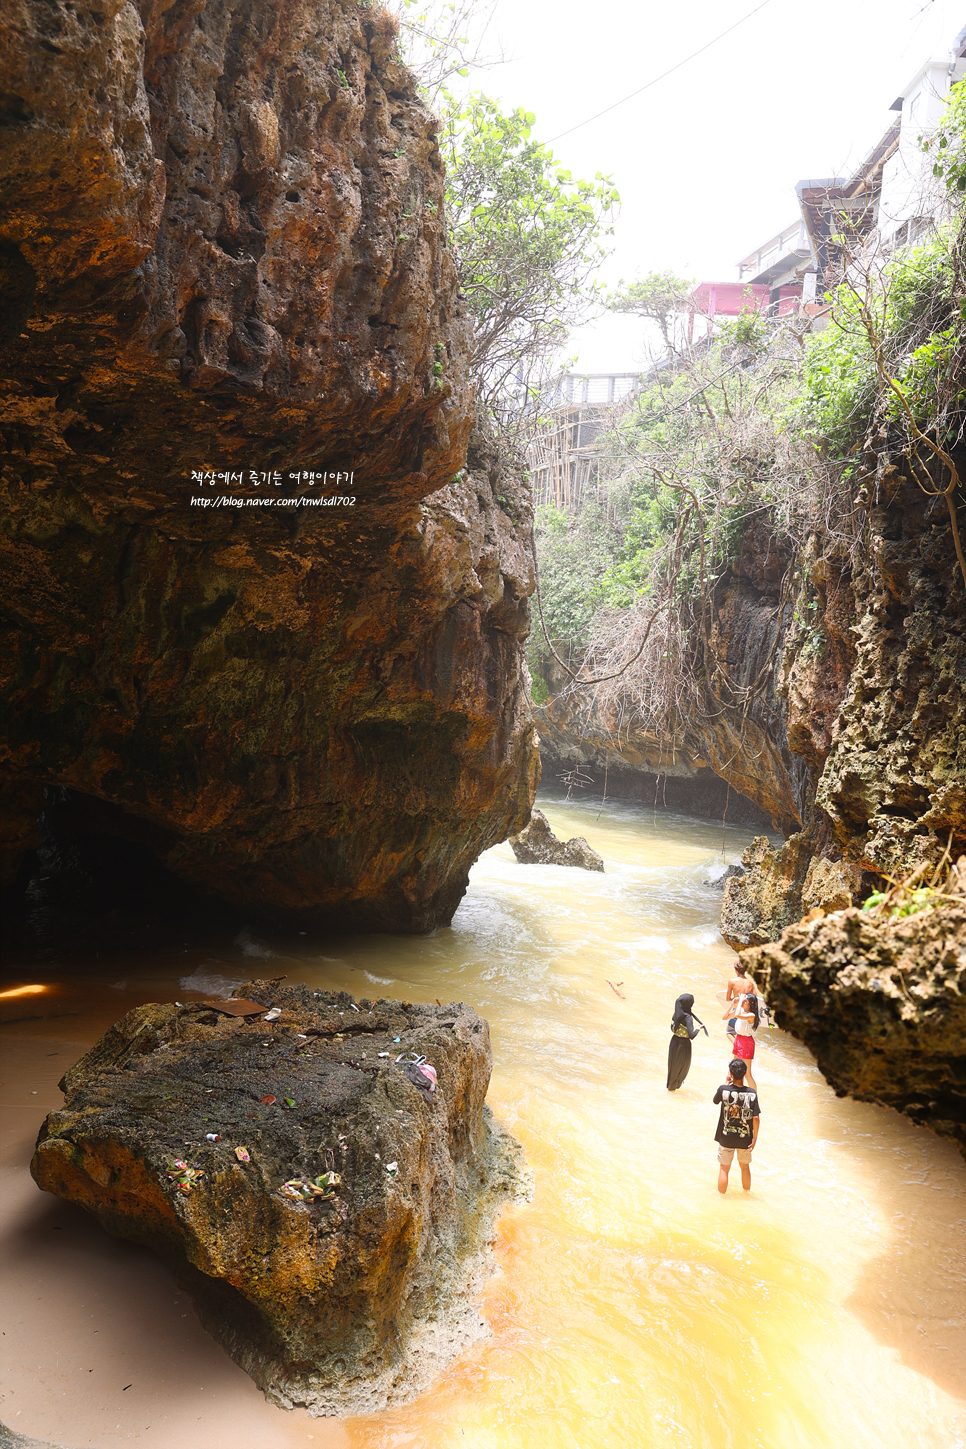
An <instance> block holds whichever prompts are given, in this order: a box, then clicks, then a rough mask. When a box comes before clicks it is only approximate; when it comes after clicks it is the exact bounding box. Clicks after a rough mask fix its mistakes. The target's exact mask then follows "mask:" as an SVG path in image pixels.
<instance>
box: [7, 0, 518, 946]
mask: <svg viewBox="0 0 966 1449" xmlns="http://www.w3.org/2000/svg"><path fill="white" fill-rule="evenodd" d="M3 24H4V27H5V29H4V31H3V33H2V41H3V43H2V44H0V70H6V71H7V73H6V74H5V75H4V76H3V78H2V80H0V90H2V92H3V102H2V104H3V110H4V114H3V120H4V126H3V130H2V136H3V142H2V155H0V168H2V169H0V175H2V185H0V193H2V203H0V207H2V210H0V284H2V285H3V287H4V296H5V308H4V315H5V318H6V321H7V324H8V325H7V329H6V334H5V337H4V339H3V340H4V342H5V344H6V345H5V347H4V349H3V351H2V353H0V377H2V380H3V388H4V395H5V401H4V404H3V412H2V421H0V434H2V436H0V470H2V474H0V476H2V496H3V502H2V507H3V527H2V531H0V550H2V557H3V566H4V570H5V574H6V583H5V599H6V604H7V609H8V618H9V620H10V621H11V623H10V624H9V626H8V631H7V636H6V637H7V648H6V649H5V651H4V660H5V663H4V670H3V678H2V686H0V688H2V699H3V713H4V719H5V722H6V725H7V735H6V738H5V739H4V741H3V743H2V746H0V771H2V780H3V784H4V793H5V795H6V796H7V797H8V799H9V802H10V809H9V812H8V816H7V826H6V829H5V831H4V833H3V844H4V863H5V866H6V869H7V875H8V878H9V876H10V875H12V874H13V872H14V871H15V870H16V867H17V862H18V859H19V858H20V857H21V855H22V853H23V850H24V849H25V848H26V847H29V846H30V845H31V844H35V843H36V834H35V832H34V824H33V822H34V821H35V820H36V818H37V815H38V813H39V811H40V810H41V809H42V808H43V799H44V790H45V788H48V787H51V786H57V787H66V788H68V789H69V790H70V791H71V792H74V798H75V799H76V800H77V802H78V808H79V809H80V810H81V811H82V812H83V814H84V818H85V821H86V825H87V828H89V829H91V830H97V831H103V832H106V833H114V834H120V835H123V836H126V837H128V838H131V839H137V840H139V841H141V842H142V843H143V844H144V845H146V846H147V847H149V848H150V849H151V851H152V852H153V853H154V855H155V856H156V857H157V858H158V860H160V861H161V862H163V864H164V865H165V866H166V867H168V868H169V869H170V870H172V871H174V872H175V873H176V874H178V875H180V876H181V877H182V878H184V879H185V880H188V881H190V882H191V883H192V884H193V885H194V886H196V887H197V888H198V889H199V890H201V891H202V892H204V893H208V894H210V895H213V896H218V897H220V898H222V899H224V900H228V901H231V902H234V903H237V904H240V905H243V906H244V908H245V909H246V910H248V911H250V910H257V909H259V908H261V909H263V910H265V911H270V912H273V913H275V914H276V915H282V916H285V915H288V916H289V917H292V918H294V917H296V916H298V917H300V918H301V919H300V923H301V924H303V925H305V924H306V923H313V922H324V921H328V920H332V919H336V920H339V921H349V922H353V921H354V922H359V923H363V924H365V925H367V926H369V927H377V928H387V929H393V930H426V929H429V928H431V927H433V926H435V925H437V924H439V923H440V922H444V921H448V920H449V919H450V917H451V916H452V913H453V910H454V909H455V907H456V904H457V903H458V901H459V899H460V896H461V895H462V893H463V891H464V889H465V886H466V880H467V873H468V870H469V867H470V866H471V865H472V863H473V861H474V860H475V859H476V858H477V856H478V855H479V854H480V852H481V851H482V850H484V849H486V848H487V847H488V846H489V845H491V844H493V843H495V842H496V841H499V840H502V839H505V838H506V836H507V835H508V834H509V833H510V832H511V831H513V830H514V829H517V828H519V826H520V825H521V824H522V823H523V821H524V820H525V819H526V818H527V814H528V811H529V807H530V804H531V801H532V797H533V789H534V787H535V777H536V770H537V759H536V750H535V745H534V741H533V734H532V725H531V720H530V711H529V704H528V700H527V691H526V684H525V670H524V664H523V657H522V652H521V641H522V640H523V639H524V637H525V635H526V633H527V630H528V627H529V620H528V602H527V599H528V594H529V591H530V588H531V584H532V570H531V565H530V560H529V555H528V548H527V542H526V541H527V537H528V530H529V524H530V515H529V502H528V499H527V497H526V494H525V490H523V489H522V488H521V486H520V485H519V484H518V483H517V482H516V481H515V480H514V479H512V478H509V477H507V476H504V475H502V474H501V472H500V465H499V463H498V461H497V459H496V458H495V457H494V455H493V453H492V451H491V450H490V449H489V447H488V445H487V444H486V442H485V441H484V440H478V441H477V443H476V444H475V445H474V448H473V449H472V450H471V453H470V457H469V461H468V464H467V465H466V466H465V468H464V464H465V463H466V460H467V440H468V436H469V432H470V426H471V423H472V407H471V402H470V396H469V389H468V382H467V373H466V355H467V345H466V327H465V318H464V315H463V310H462V304H461V302H460V299H459V296H458V293H457V287H456V278H455V271H454V266H453V262H452V259H451V256H450V254H449V252H448V250H447V247H446V242H445V236H444V228H443V219H442V187H443V167H442V162H441V159H440V155H439V151H438V148H437V144H436V136H435V128H436V123H435V122H434V121H433V119H432V118H431V116H430V115H429V114H428V113H427V112H426V110H425V109H424V107H423V106H422V104H421V103H420V101H419V99H418V96H417V93H416V90H415V87H414V83H413V81H412V78H411V77H410V75H409V74H408V72H407V71H406V70H405V69H404V68H403V67H402V66H401V65H400V64H399V62H398V61H397V59H396V58H395V55H396V51H395V39H394V37H395V30H394V23H393V21H392V20H391V19H390V18H389V16H388V15H387V14H386V13H385V12H383V11H382V10H380V9H379V8H378V7H375V6H373V7H367V6H363V5H357V4H354V3H349V0H314V3H313V4H311V5H310V4H307V3H305V0H296V3H294V4H293V5H291V6H286V7H283V8H282V9H281V10H280V9H279V8H278V7H276V6H273V5H271V4H268V3H266V0H255V4H254V5H242V4H241V3H240V0H215V3H212V4H208V5H206V6H204V7H202V8H200V9H199V6H198V5H197V4H195V3H193V0H174V3H162V0H141V4H140V6H139V7H136V6H135V5H134V4H133V3H131V0H126V3H120V0H110V3H108V4H107V5H106V7H105V5H103V4H101V3H96V4H95V3H94V0H85V3H82V4H80V5H68V4H66V3H64V0H54V3H52V4H48V3H46V0H45V3H41V0H15V3H14V4H13V5H12V6H10V7H8V8H7V11H6V12H5V20H4V22H3ZM339 499H352V500H354V501H353V502H352V503H346V502H341V503H340V502H339V501H338V500H339ZM323 500H324V501H323ZM501 500H502V501H501Z"/></svg>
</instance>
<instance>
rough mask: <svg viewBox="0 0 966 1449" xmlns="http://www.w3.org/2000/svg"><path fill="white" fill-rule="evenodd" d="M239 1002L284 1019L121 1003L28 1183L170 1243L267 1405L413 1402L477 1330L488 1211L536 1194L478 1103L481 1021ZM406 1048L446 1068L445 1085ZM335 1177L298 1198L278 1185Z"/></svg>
mask: <svg viewBox="0 0 966 1449" xmlns="http://www.w3.org/2000/svg"><path fill="white" fill-rule="evenodd" d="M236 995H239V996H242V995H244V996H246V997H249V998H252V997H253V998H254V999H255V1000H256V1001H261V1002H264V1003H265V1004H266V1005H269V1004H274V1005H276V1006H279V1007H280V1008H281V1015H280V1016H279V1017H278V1018H277V1019H276V1020H275V1021H273V1022H271V1023H266V1022H265V1021H264V1020H263V1019H254V1020H253V1019H239V1018H237V1017H231V1016H227V1015H223V1014H219V1013H217V1012H215V1011H213V1010H209V1009H206V1008H205V1007H204V1006H203V1004H201V1003H199V1004H197V1005H195V1006H190V1007H177V1006H173V1005H152V1006H143V1007H139V1008H137V1009H136V1010H134V1011H132V1012H129V1013H128V1015H127V1016H126V1017H124V1018H123V1019H122V1020H121V1021H120V1022H118V1023H117V1025H116V1026H114V1027H112V1028H111V1029H110V1031H108V1032H107V1033H106V1034H105V1036H103V1037H102V1038H101V1040H100V1041H99V1042H98V1043H97V1044H96V1045H95V1046H94V1047H92V1048H91V1050H90V1051H89V1052H88V1053H87V1055H86V1056H84V1057H83V1058H81V1060H80V1061H79V1062H78V1063H77V1064H76V1065H75V1066H74V1067H73V1068H71V1070H70V1071H68V1072H67V1073H66V1076H65V1078H64V1081H63V1083H62V1086H63V1088H64V1090H65V1093H66V1100H65V1103H64V1107H63V1109H62V1110H61V1111H59V1112H52V1113H51V1114H50V1115H49V1116H48V1118H47V1120H46V1122H45V1123H44V1126H43V1128H42V1129H41V1133H40V1137H39V1139H38V1143H37V1149H36V1152H35V1154H34V1158H33V1162H32V1164H31V1171H32V1172H33V1175H34V1177H35V1178H36V1180H37V1182H38V1183H39V1185H40V1186H41V1187H42V1188H44V1189H45V1190H46V1191H48V1192H52V1193H55V1194H56V1195H57V1196H58V1197H62V1198H64V1199H66V1200H67V1201H70V1202H75V1203H77V1204H79V1205H80V1206H81V1207H84V1208H85V1209H87V1211H89V1212H92V1213H93V1214H94V1215H95V1216H96V1217H97V1218H98V1220H99V1221H100V1222H101V1223H102V1224H103V1226H104V1227H105V1228H106V1229H107V1230H108V1231H109V1232H112V1233H115V1234H118V1235H119V1236H122V1237H126V1238H131V1239H134V1240H135V1241H137V1242H141V1243H145V1244H147V1245H148V1246H149V1247H152V1248H154V1249H155V1250H156V1251H157V1252H158V1253H160V1254H161V1255H162V1256H163V1257H164V1259H165V1261H167V1262H168V1263H169V1264H170V1265H171V1267H172V1268H173V1270H174V1271H175V1273H176V1274H177V1275H178V1276H179V1277H180V1278H181V1280H182V1281H183V1282H185V1283H186V1285H187V1286H188V1287H189V1288H190V1289H191V1291H192V1293H193V1294H194V1297H195V1300H196V1303H197V1307H198V1312H199V1315H200V1317H201V1319H202V1321H203V1322H204V1324H205V1325H206V1327H207V1328H208V1329H209V1331H210V1332H211V1333H212V1334H213V1335H214V1336H215V1337H216V1338H217V1339H218V1340H219V1341H220V1342H221V1343H222V1344H223V1345H224V1347H225V1348H226V1349H227V1351H228V1352H229V1353H230V1354H231V1356H232V1357H233V1358H234V1359H235V1360H236V1361H237V1362H238V1363H239V1364H241V1366H242V1367H243V1368H244V1369H245V1370H246V1371H247V1372H248V1373H249V1374H250V1375H251V1376H252V1378H253V1379H254V1380H255V1382H256V1383H257V1384H258V1385H259V1387H260V1388H262V1389H263V1390H264V1392H265V1394H266V1395H267V1397H268V1398H269V1399H270V1400H271V1401H272V1402H274V1403H277V1404H280V1405H281V1406H283V1407H285V1408H291V1407H293V1406H294V1405H305V1406H307V1407H308V1408H309V1410H310V1411H311V1412H313V1413H322V1414H332V1413H341V1414H344V1413H350V1412H351V1413H362V1412H372V1411H374V1410H377V1409H379V1408H382V1407H385V1405H386V1404H388V1403H392V1402H401V1401H403V1400H405V1399H406V1398H408V1397H411V1396H412V1395H413V1394H414V1393H416V1392H418V1391H419V1390H420V1389H421V1388H423V1387H425V1385H426V1383H427V1382H428V1381H429V1379H430V1378H431V1377H432V1376H433V1375H434V1374H435V1373H437V1372H438V1371H439V1369H440V1368H441V1366H442V1365H443V1364H444V1363H445V1362H446V1361H447V1359H449V1358H451V1357H453V1356H454V1355H455V1354H456V1353H458V1352H459V1351H460V1350H461V1349H462V1348H464V1347H465V1346H466V1345H467V1344H468V1343H470V1342H472V1341H473V1340H474V1339H476V1338H479V1337H480V1336H482V1334H483V1333H484V1332H485V1328H484V1325H483V1324H482V1322H481V1320H480V1318H479V1313H478V1311H477V1310H476V1309H475V1307H474V1306H473V1303H472V1301H471V1300H472V1291H473V1290H474V1289H475V1288H476V1287H478V1285H479V1282H480V1281H481V1278H482V1276H483V1275H484V1274H485V1272H486V1271H487V1268H486V1265H487V1254H486V1247H487V1243H488V1241H489V1237H490V1233H491V1226H492V1221H493V1218H494V1216H495V1213H496V1212H497V1211H498V1209H499V1207H500V1205H501V1204H502V1203H503V1202H505V1201H506V1200H507V1198H509V1197H515V1196H520V1195H525V1194H526V1192H527V1191H528V1184H527V1181H526V1178H525V1174H524V1173H523V1171H522V1169H521V1167H520V1161H519V1148H518V1147H517V1144H516V1143H515V1142H514V1141H513V1140H512V1139H511V1138H510V1137H508V1136H507V1135H506V1134H505V1133H502V1132H501V1131H500V1130H499V1129H496V1128H495V1127H494V1126H493V1125H492V1124H491V1122H490V1119H489V1113H488V1111H487V1109H486V1108H485V1106H484V1099H485V1096H486V1090H487V1086H488V1083H489V1079H490V1045H489V1031H488V1028H487V1024H486V1022H485V1021H482V1020H481V1019H480V1018H479V1017H478V1016H477V1015H476V1013H475V1012H473V1011H472V1010H471V1009H470V1008H469V1007H466V1006H464V1005H462V1004H459V1005H456V1004H451V1005H448V1006H445V1007H442V1008H439V1007H434V1006H433V1007H431V1006H411V1005H409V1004H408V1003H406V1004H401V1003H399V1002H391V1001H378V1002H375V1003H372V1002H369V1001H362V1002H360V1003H359V1004H358V1009H357V1008H356V1004H355V1003H354V1002H353V1000H352V998H351V997H350V996H349V995H348V994H347V993H346V992H341V993H337V994H334V993H329V992H320V991H315V992H314V991H312V990H311V989H309V988H308V987H305V986H296V987H290V988H279V987H278V986H277V984H275V983H271V982H266V981H250V982H246V983H245V985H244V987H240V988H239V989H238V991H237V992H236ZM300 1033H301V1034H302V1035H300ZM396 1038H399V1040H398V1041H396V1040H395V1039H396ZM405 1052H416V1053H419V1054H421V1055H423V1056H425V1057H426V1058H427V1060H428V1061H429V1063H430V1064H431V1065H432V1066H433V1067H434V1068H435V1069H436V1073H437V1077H438V1085H437V1087H436V1090H435V1092H434V1093H431V1092H429V1091H428V1090H426V1091H421V1090H419V1089H418V1088H417V1087H416V1086H414V1085H413V1083H412V1081H411V1080H410V1078H409V1076H407V1074H406V1072H405V1070H404V1068H403V1067H402V1066H401V1065H397V1064H396V1062H395V1058H396V1057H397V1056H398V1055H400V1054H401V1053H405ZM387 1054H388V1055H387ZM209 1135H217V1137H218V1139H219V1140H217V1141H214V1142H209V1141H208V1140H207V1137H208V1136H209ZM239 1147H240V1148H243V1149H244V1152H243V1153H242V1154H241V1155H240V1154H239V1153H238V1152H236V1150H235V1149H236V1148H239ZM185 1168H187V1169H188V1171H187V1172H185V1170H184V1169H185ZM332 1172H335V1173H336V1174H337V1176H338V1181H331V1180H330V1181H329V1182H323V1183H322V1185H321V1187H320V1188H319V1189H318V1190H317V1191H316V1192H315V1193H314V1194H311V1195H309V1196H307V1197H306V1198H305V1200H303V1198H302V1196H301V1195H300V1190H299V1188H298V1187H294V1188H293V1187H289V1188H288V1189H287V1190H286V1191H283V1190H282V1189H285V1185H286V1184H287V1183H288V1184H298V1183H306V1184H308V1183H311V1182H312V1181H313V1180H314V1179H318V1178H324V1177H325V1175H326V1174H330V1173H332ZM293 1192H294V1196H293V1195H292V1194H293ZM306 1192H308V1189H306Z"/></svg>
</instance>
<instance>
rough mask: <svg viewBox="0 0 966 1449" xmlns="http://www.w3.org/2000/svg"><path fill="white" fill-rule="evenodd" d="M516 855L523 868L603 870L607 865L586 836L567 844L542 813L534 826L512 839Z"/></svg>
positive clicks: (538, 812) (533, 817) (535, 813)
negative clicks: (567, 866)
mask: <svg viewBox="0 0 966 1449" xmlns="http://www.w3.org/2000/svg"><path fill="white" fill-rule="evenodd" d="M510 844H511V846H512V847H513V854H514V855H515V856H516V858H517V860H518V861H519V862H520V864H521V865H573V866H577V867H578V868H579V869H580V870H603V869H604V862H603V860H602V858H601V857H600V856H599V855H598V854H597V852H596V850H595V849H594V847H593V846H592V845H588V844H587V842H586V840H585V839H584V837H583V836H582V835H574V836H573V837H572V838H571V839H570V840H568V841H566V842H564V841H562V840H558V839H557V837H556V836H555V835H554V833H553V831H552V830H551V829H550V822H549V820H548V819H547V817H546V815H544V813H543V811H542V810H534V811H532V812H531V815H530V824H529V825H527V826H526V827H525V828H524V829H523V830H521V831H520V834H519V835H511V836H510Z"/></svg>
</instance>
